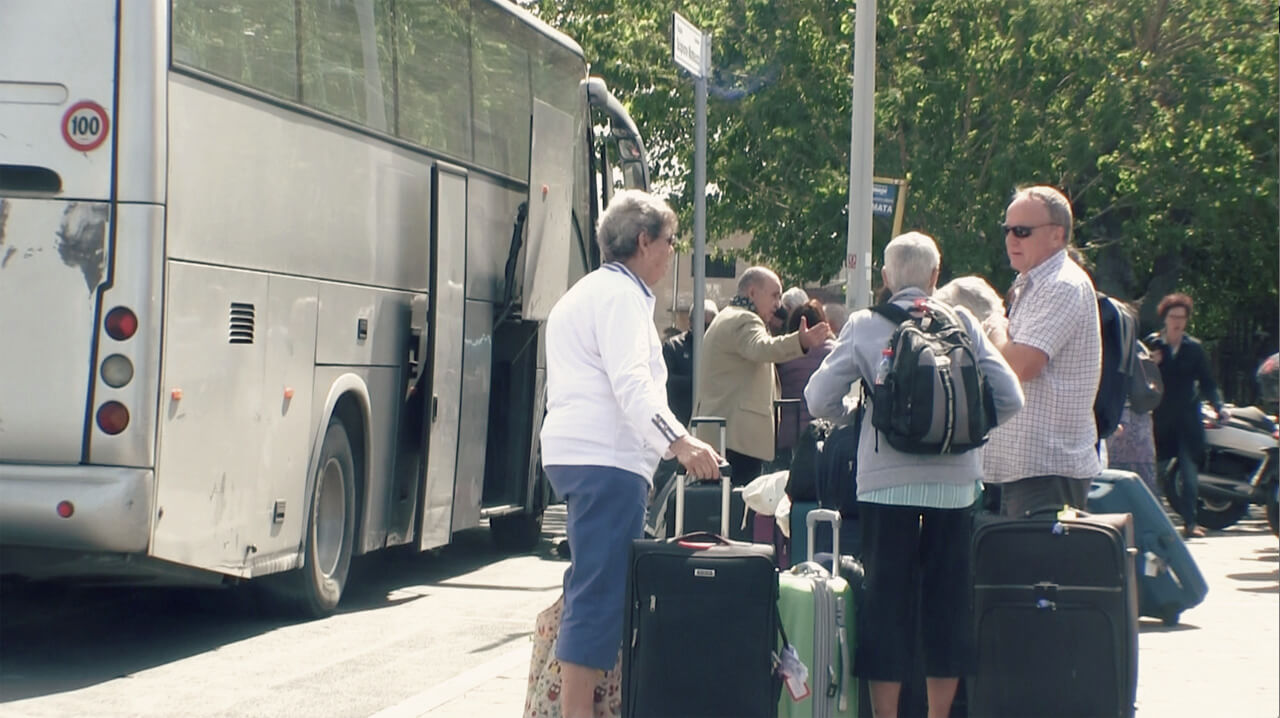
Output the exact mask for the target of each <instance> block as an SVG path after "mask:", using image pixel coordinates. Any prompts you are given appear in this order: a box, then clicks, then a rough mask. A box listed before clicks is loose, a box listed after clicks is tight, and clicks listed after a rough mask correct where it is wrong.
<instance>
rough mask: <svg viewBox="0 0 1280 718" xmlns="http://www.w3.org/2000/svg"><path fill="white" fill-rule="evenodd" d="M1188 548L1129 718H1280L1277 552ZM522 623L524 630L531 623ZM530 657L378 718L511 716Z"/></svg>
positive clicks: (1266, 545)
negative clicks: (1189, 601) (1183, 586)
mask: <svg viewBox="0 0 1280 718" xmlns="http://www.w3.org/2000/svg"><path fill="white" fill-rule="evenodd" d="M561 510H563V507H561ZM560 521H561V525H563V524H562V522H563V518H562V517H561V518H560ZM1188 545H1189V547H1190V549H1191V553H1192V554H1193V555H1194V556H1195V557H1196V561H1197V562H1198V563H1199V565H1200V570H1201V571H1202V572H1203V573H1204V576H1205V579H1206V580H1207V581H1208V583H1209V587H1210V588H1209V595H1208V597H1207V598H1206V600H1205V602H1204V603H1203V604H1202V605H1200V606H1198V607H1196V608H1193V609H1191V610H1189V611H1187V612H1186V613H1184V614H1183V617H1182V623H1181V624H1180V625H1178V626H1175V627H1165V626H1163V625H1161V623H1160V622H1159V621H1157V620H1153V619H1143V620H1142V625H1141V629H1140V630H1141V634H1140V636H1139V641H1138V643H1139V678H1138V715H1139V716H1151V717H1155V718H1181V717H1182V716H1186V717H1188V718H1192V717H1194V718H1209V717H1210V716H1233V717H1236V718H1276V717H1277V716H1280V680H1278V679H1277V676H1280V571H1278V565H1280V564H1278V561H1280V542H1278V541H1277V539H1276V538H1275V537H1274V536H1272V535H1271V533H1270V531H1269V530H1268V528H1267V525H1266V522H1265V520H1261V519H1260V518H1259V517H1258V515H1257V513H1256V512H1255V514H1254V515H1253V516H1252V517H1251V518H1249V519H1246V520H1245V521H1242V522H1241V523H1240V524H1238V525H1237V526H1234V527H1232V528H1230V529H1227V530H1225V531H1216V532H1212V533H1211V534H1210V535H1209V536H1208V537H1207V538H1203V539H1193V540H1192V541H1190V542H1189V544H1188ZM529 620H530V623H531V624H532V621H533V617H530V619H529ZM531 648H532V644H531V643H526V644H523V645H520V646H518V647H513V648H512V649H511V650H510V651H508V652H507V653H505V654H502V655H501V656H499V657H497V658H495V659H493V660H491V661H489V662H488V663H486V664H483V665H481V666H478V667H476V668H474V669H472V670H470V671H467V672H466V673H463V674H461V675H459V676H456V677H454V678H453V679H450V680H449V681H447V682H445V683H443V684H440V685H438V686H436V687H435V688H433V689H432V690H429V691H426V692H424V693H422V694H419V695H418V696H414V697H413V698H411V699H409V700H407V701H405V702H404V703H402V704H400V705H399V706H395V707H393V708H390V709H388V710H386V711H383V712H381V713H379V714H377V716H378V718H473V717H474V716H485V717H486V718H488V717H490V716H493V717H495V718H497V717H507V716H510V717H516V716H520V715H521V713H522V711H523V710H524V694H525V685H526V681H527V674H528V669H529V654H530V650H531Z"/></svg>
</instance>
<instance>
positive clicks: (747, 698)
mask: <svg viewBox="0 0 1280 718" xmlns="http://www.w3.org/2000/svg"><path fill="white" fill-rule="evenodd" d="M683 479H684V477H683V476H678V477H676V481H675V483H676V484H677V486H678V487H681V486H683V484H684V480H683ZM721 481H722V482H723V484H724V485H725V486H726V487H727V486H728V483H729V479H728V477H722V479H721ZM681 494H683V491H681V490H680V489H679V488H677V495H681ZM680 528H681V527H680V526H679V522H678V521H677V526H676V530H677V531H679V530H680ZM724 530H727V527H724V526H722V531H724ZM777 602H778V574H777V572H776V571H775V569H774V561H773V547H772V546H771V545H768V544H752V543H743V542H737V541H729V540H728V539H725V538H724V537H723V536H717V535H715V534H711V533H694V534H687V535H682V536H679V537H678V538H674V539H670V540H647V539H639V540H637V541H635V542H634V543H633V544H632V547H631V558H630V565H629V567H628V571H627V604H628V605H627V609H626V613H625V622H624V630H623V653H622V715H623V716H624V718H671V717H672V716H681V717H683V718H713V717H715V718H756V717H759V718H771V717H772V716H775V715H776V714H777V709H778V698H779V696H780V691H781V687H782V683H781V680H780V679H779V678H778V677H777V676H776V675H775V673H774V657H775V655H776V654H777V653H779V652H780V646H781V633H780V627H779V625H778V609H777Z"/></svg>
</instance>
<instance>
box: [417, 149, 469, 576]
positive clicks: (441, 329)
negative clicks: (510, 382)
mask: <svg viewBox="0 0 1280 718" xmlns="http://www.w3.org/2000/svg"><path fill="white" fill-rule="evenodd" d="M433 174H434V175H435V177H434V181H433V182H432V186H433V187H434V189H435V197H433V198H432V202H431V217H432V222H431V225H432V227H431V234H432V237H431V244H432V255H433V256H434V259H433V261H432V263H431V265H432V270H433V273H432V279H431V291H430V309H429V310H428V313H429V316H428V331H430V332H431V336H432V341H431V342H430V344H429V346H430V349H429V354H430V358H429V361H430V362H431V397H430V400H429V401H428V402H427V420H428V421H429V422H430V423H429V425H428V427H429V428H428V429H427V436H428V437H429V438H428V441H427V459H426V462H425V463H424V467H425V469H426V473H425V475H424V476H423V483H422V488H423V490H422V492H421V494H420V497H421V503H420V504H419V515H420V516H421V517H422V520H421V522H420V524H419V525H420V526H421V531H419V533H418V548H419V549H420V550H423V551H425V550H427V549H429V548H432V547H435V546H440V545H443V544H446V543H448V542H449V539H450V537H451V535H452V532H453V526H452V521H451V519H452V516H453V494H454V479H455V476H456V474H457V467H458V442H459V441H460V440H461V439H462V437H460V436H459V435H458V426H459V415H460V413H461V412H460V409H461V403H462V349H463V341H462V337H463V313H464V311H465V309H466V277H467V265H466V260H467V254H466V246H467V244H466V242H467V176H466V174H464V173H462V172H461V171H459V170H455V169H453V168H449V167H445V166H443V165H439V164H438V165H437V166H436V169H435V171H434V173H433Z"/></svg>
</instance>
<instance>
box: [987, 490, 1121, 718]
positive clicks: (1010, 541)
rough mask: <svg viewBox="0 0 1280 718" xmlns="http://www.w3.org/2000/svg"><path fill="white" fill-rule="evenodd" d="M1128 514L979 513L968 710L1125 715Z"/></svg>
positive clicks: (1057, 716) (1004, 715) (990, 716)
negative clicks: (974, 646)
mask: <svg viewBox="0 0 1280 718" xmlns="http://www.w3.org/2000/svg"><path fill="white" fill-rule="evenodd" d="M1132 547H1133V523H1132V517H1131V516H1130V515H1129V514H1085V513H1083V512H1081V513H1079V514H1078V515H1076V516H1075V517H1074V518H1067V517H1063V518H1059V517H1058V516H1056V515H1055V514H1054V513H1053V512H1049V513H1047V514H1038V515H1036V516H1033V517H1031V518H1025V519H1023V518H1016V519H1009V518H999V517H979V518H978V519H977V521H976V522H975V530H974V537H973V574H974V594H973V595H974V621H975V626H976V644H977V665H976V673H975V676H974V678H973V680H972V681H971V683H970V685H969V690H968V699H969V715H970V716H971V718H1026V717H1027V716H1037V717H1038V718H1128V717H1131V716H1133V714H1134V699H1135V697H1136V691H1137V682H1138V681H1137V678H1138V604H1137V596H1138V592H1137V584H1136V579H1135V576H1134V557H1133V553H1134V550H1133V548H1132Z"/></svg>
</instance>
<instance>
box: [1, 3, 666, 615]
mask: <svg viewBox="0 0 1280 718" xmlns="http://www.w3.org/2000/svg"><path fill="white" fill-rule="evenodd" d="M593 110H595V111H598V112H599V113H600V114H599V118H600V119H599V120H596V119H593V117H596V115H595V114H594V113H593ZM605 124H607V125H608V126H609V127H610V131H609V132H608V133H607V134H608V136H609V137H610V138H611V139H612V142H611V143H610V146H609V147H608V148H605V146H604V144H605V143H604V137H595V136H594V133H593V126H595V125H599V126H604V125H605ZM601 134H602V135H603V134H605V133H601ZM645 162H646V160H645V155H644V148H643V145H642V143H641V141H640V138H639V136H638V134H637V132H636V128H635V125H634V123H633V122H632V121H631V119H630V117H629V116H628V115H627V113H626V111H625V110H624V109H623V108H622V106H621V105H620V104H619V103H618V102H617V101H616V100H615V99H614V98H613V97H612V96H610V94H609V92H608V90H607V89H606V88H605V87H604V84H603V83H602V82H601V81H600V80H598V79H594V78H588V75H587V65H586V62H585V60H584V58H583V54H582V50H581V48H580V47H578V45H577V44H576V43H574V42H573V41H572V40H570V39H569V38H567V37H565V36H564V35H562V34H560V33H558V32H556V31H555V30H553V29H551V28H550V27H548V26H547V25H545V24H543V23H542V22H540V21H538V20H537V19H536V18H534V17H533V16H531V15H530V14H528V13H527V12H525V11H524V10H522V9H520V8H519V7H518V6H516V5H514V4H513V3H510V2H506V1H505V0H4V2H3V8H2V9H0V574H4V575H8V576H24V577H27V578H36V579H38V578H48V577H63V576H69V577H79V578H80V579H81V580H86V579H96V578H111V579H112V580H119V579H122V578H123V579H135V578H136V579H140V580H149V581H157V582H159V581H163V582H173V581H177V582H182V583H186V582H200V581H206V580H208V581H213V582H220V583H236V582H239V581H241V580H244V579H251V578H256V577H261V576H268V575H271V574H275V575H272V576H270V578H268V579H267V580H266V581H265V585H266V586H268V587H271V588H273V589H274V590H275V592H276V593H277V594H279V595H282V596H284V597H285V598H286V599H287V601H288V603H289V605H291V606H293V607H294V608H296V609H297V610H299V611H300V612H301V613H304V614H310V615H324V614H325V613H328V612H330V611H332V610H333V608H334V606H335V605H336V604H337V602H338V599H339V598H340V597H341V594H342V590H343V586H344V583H345V581H346V577H347V572H348V568H349V564H350V560H351V556H352V555H353V554H362V553H365V552H368V551H373V550H376V549H380V548H384V547H388V546H394V545H399V544H411V545H414V546H416V547H417V548H418V549H420V550H426V549H429V548H432V547H436V546H441V545H443V544H447V543H448V542H449V541H450V539H451V537H452V535H453V534H454V533H455V532H457V531H460V530H463V529H468V528H473V527H476V526H479V525H481V521H482V519H488V521H489V523H490V527H491V531H492V533H493V536H494V538H495V540H496V541H497V542H498V543H499V545H502V546H505V547H509V548H515V549H519V548H521V547H525V548H527V547H529V546H532V545H533V543H534V542H536V540H537V538H538V535H539V531H540V528H541V523H542V512H543V509H544V508H545V505H546V502H547V496H548V489H547V488H546V485H545V484H546V481H545V478H544V477H543V475H542V472H541V468H540V465H539V460H538V446H537V440H536V438H537V432H538V429H539V427H540V424H541V419H542V415H543V410H544V378H545V363H544V359H543V357H544V351H543V347H542V344H541V341H542V337H543V336H544V334H543V331H542V327H543V321H544V320H545V318H546V316H547V313H548V311H549V310H550V308H551V305H552V304H553V303H554V302H555V300H556V299H557V298H558V297H559V296H560V295H561V294H562V293H563V292H564V291H565V289H566V288H567V287H568V286H569V285H570V284H571V283H572V282H573V281H574V280H575V279H577V278H578V277H580V276H582V274H584V273H585V272H586V271H588V269H589V268H591V267H594V266H596V265H597V264H598V262H599V259H598V257H599V255H598V252H597V250H596V246H595V243H594V224H595V222H594V220H595V217H596V215H597V214H598V208H599V206H600V204H601V202H604V201H607V194H608V192H609V191H610V188H611V185H612V184H613V182H612V180H610V179H609V177H610V172H609V167H610V166H611V165H614V166H616V167H620V168H621V170H622V175H623V176H624V178H625V179H623V180H622V181H621V184H623V185H626V186H637V187H644V186H646V185H647V183H648V169H647V167H646V164H645ZM601 178H603V179H601Z"/></svg>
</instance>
